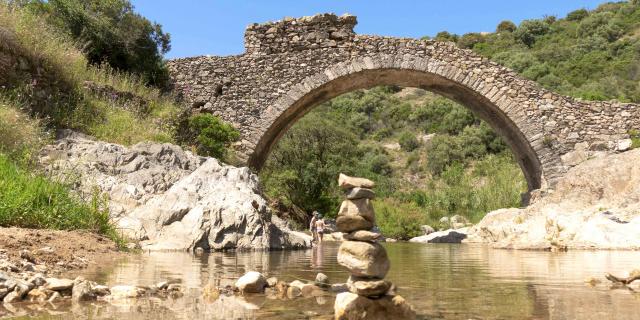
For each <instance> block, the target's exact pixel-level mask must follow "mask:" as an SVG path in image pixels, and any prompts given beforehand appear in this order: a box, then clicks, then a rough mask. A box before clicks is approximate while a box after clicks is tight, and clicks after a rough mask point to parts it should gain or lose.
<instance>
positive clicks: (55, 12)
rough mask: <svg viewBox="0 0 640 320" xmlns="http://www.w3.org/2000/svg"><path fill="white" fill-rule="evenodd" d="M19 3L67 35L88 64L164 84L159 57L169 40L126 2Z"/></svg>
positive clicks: (34, 0)
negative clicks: (103, 64) (82, 53)
mask: <svg viewBox="0 0 640 320" xmlns="http://www.w3.org/2000/svg"><path fill="white" fill-rule="evenodd" d="M22 2H23V5H24V6H25V7H26V8H29V9H31V10H32V11H34V12H36V13H37V14H39V15H41V16H43V17H45V18H46V19H47V21H48V22H49V23H50V24H52V25H54V26H56V27H57V29H58V30H61V31H62V32H64V33H66V34H68V35H70V36H71V37H72V38H73V39H74V40H75V41H76V43H78V46H79V49H81V50H82V51H83V52H84V54H85V55H86V57H87V58H88V59H89V62H90V63H92V64H94V65H100V64H102V63H103V62H106V63H108V64H109V65H110V66H111V67H112V68H115V69H117V70H121V71H127V72H132V73H136V74H140V75H142V76H143V77H144V79H145V80H146V81H147V82H148V83H150V84H153V85H158V86H165V85H166V84H167V82H168V79H169V73H168V70H167V68H166V67H165V65H164V61H163V54H164V53H166V52H168V51H169V49H170V48H171V47H170V44H169V43H170V36H169V34H167V33H164V32H163V31H162V26H160V25H159V24H157V23H152V22H150V21H149V20H147V19H146V18H144V17H143V16H141V15H139V14H137V13H135V12H134V11H133V6H132V5H131V3H130V2H129V0H109V1H102V0H47V1H45V0H31V1H22Z"/></svg>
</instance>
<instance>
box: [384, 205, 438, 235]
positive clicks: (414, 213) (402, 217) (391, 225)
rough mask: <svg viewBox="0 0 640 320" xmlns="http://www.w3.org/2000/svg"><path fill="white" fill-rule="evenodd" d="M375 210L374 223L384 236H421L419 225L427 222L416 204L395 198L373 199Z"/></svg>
mask: <svg viewBox="0 0 640 320" xmlns="http://www.w3.org/2000/svg"><path fill="white" fill-rule="evenodd" d="M373 207H374V210H375V211H376V224H377V225H378V227H379V228H380V231H382V234H384V235H385V237H390V238H394V239H400V240H408V239H410V238H413V237H417V236H421V235H422V231H421V230H420V226H421V225H423V224H427V223H428V222H429V221H428V220H427V216H426V214H425V213H424V212H423V209H421V208H419V207H418V206H416V205H414V204H412V203H407V202H402V201H399V200H396V199H390V198H387V199H377V200H374V201H373Z"/></svg>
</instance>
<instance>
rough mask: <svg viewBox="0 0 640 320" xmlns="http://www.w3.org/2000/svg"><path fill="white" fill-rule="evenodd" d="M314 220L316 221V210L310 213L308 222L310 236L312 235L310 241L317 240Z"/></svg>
mask: <svg viewBox="0 0 640 320" xmlns="http://www.w3.org/2000/svg"><path fill="white" fill-rule="evenodd" d="M316 221H318V211H314V212H313V213H312V214H311V223H309V231H311V236H312V237H313V240H311V242H312V243H313V242H317V241H318V233H317V232H316Z"/></svg>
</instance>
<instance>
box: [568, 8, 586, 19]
mask: <svg viewBox="0 0 640 320" xmlns="http://www.w3.org/2000/svg"><path fill="white" fill-rule="evenodd" d="M588 15H589V11H587V9H584V8H583V9H578V10H575V11H571V12H569V14H567V20H569V21H580V20H582V19H584V18H586V17H587V16H588Z"/></svg>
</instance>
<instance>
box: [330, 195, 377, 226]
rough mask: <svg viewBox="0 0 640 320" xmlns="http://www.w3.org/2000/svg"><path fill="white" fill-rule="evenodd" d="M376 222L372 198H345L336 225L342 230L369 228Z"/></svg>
mask: <svg viewBox="0 0 640 320" xmlns="http://www.w3.org/2000/svg"><path fill="white" fill-rule="evenodd" d="M375 222H376V218H375V213H374V211H373V205H372V203H371V200H370V199H356V200H344V201H342V204H341V205H340V209H339V210H338V218H337V219H336V227H337V228H338V231H340V232H345V233H348V232H352V231H357V230H369V229H371V228H373V226H374V224H375Z"/></svg>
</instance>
